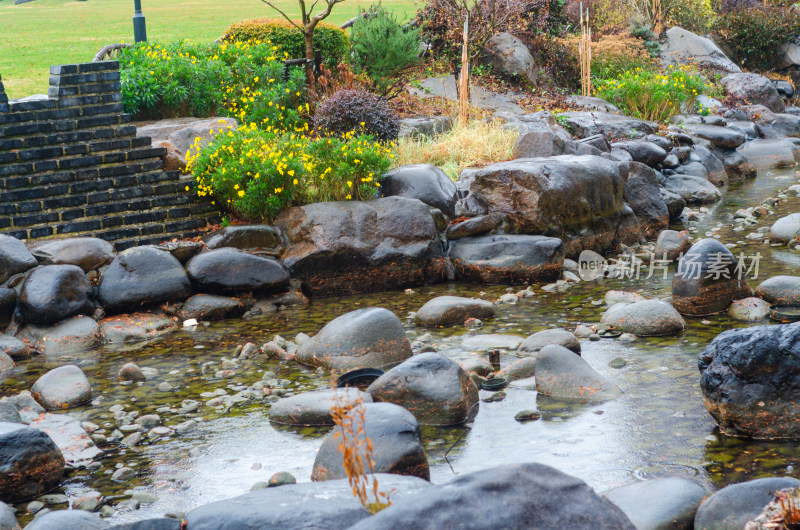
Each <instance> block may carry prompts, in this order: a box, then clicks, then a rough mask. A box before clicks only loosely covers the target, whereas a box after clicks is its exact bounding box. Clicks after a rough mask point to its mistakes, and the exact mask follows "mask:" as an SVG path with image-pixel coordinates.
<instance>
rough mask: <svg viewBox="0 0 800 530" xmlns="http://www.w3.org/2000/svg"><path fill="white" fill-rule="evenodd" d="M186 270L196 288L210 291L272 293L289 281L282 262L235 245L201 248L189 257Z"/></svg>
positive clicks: (279, 289) (284, 286) (280, 289)
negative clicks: (230, 246)
mask: <svg viewBox="0 0 800 530" xmlns="http://www.w3.org/2000/svg"><path fill="white" fill-rule="evenodd" d="M186 272H187V273H188V274H189V278H190V279H191V280H192V283H193V284H194V285H195V286H197V289H198V290H200V291H205V292H211V293H237V292H245V291H246V292H258V293H276V292H280V291H282V290H284V289H286V287H287V286H288V285H289V270H288V269H287V268H286V267H285V266H284V265H283V263H281V262H279V261H276V260H274V259H271V258H264V257H262V256H255V255H253V254H248V253H247V252H244V251H243V250H239V249H237V248H228V247H224V248H218V249H215V250H210V251H208V252H201V253H200V254H198V255H197V256H195V257H193V258H192V259H190V260H189V262H188V263H187V264H186Z"/></svg>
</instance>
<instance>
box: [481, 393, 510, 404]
mask: <svg viewBox="0 0 800 530" xmlns="http://www.w3.org/2000/svg"><path fill="white" fill-rule="evenodd" d="M505 398H506V393H505V392H495V393H494V394H492V395H490V396H486V397H485V398H483V399H481V401H483V402H484V403H495V402H497V401H503V400H504V399H505Z"/></svg>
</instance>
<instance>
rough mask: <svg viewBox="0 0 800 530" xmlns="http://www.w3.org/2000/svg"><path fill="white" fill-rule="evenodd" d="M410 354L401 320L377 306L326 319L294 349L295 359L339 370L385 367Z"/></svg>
mask: <svg viewBox="0 0 800 530" xmlns="http://www.w3.org/2000/svg"><path fill="white" fill-rule="evenodd" d="M409 357H411V344H410V343H409V342H408V338H407V337H406V333H405V330H404V329H403V324H402V322H400V319H399V318H397V316H396V315H395V314H394V313H392V312H391V311H389V310H388V309H383V308H379V307H370V308H364V309H357V310H355V311H351V312H350V313H345V314H344V315H341V316H339V317H336V318H334V319H333V320H331V321H330V322H328V323H327V324H326V325H325V327H324V328H322V329H321V330H320V332H319V333H317V334H316V335H315V336H314V337H312V338H311V340H309V341H307V342H305V343H303V344H302V345H301V346H300V347H299V348H298V349H297V355H296V357H295V358H296V360H297V361H298V362H300V363H303V364H308V365H311V366H324V367H326V368H330V369H332V370H336V371H339V372H346V371H349V370H356V369H358V368H382V369H383V368H388V367H391V366H394V365H396V364H400V363H401V362H403V361H405V360H406V359H408V358H409Z"/></svg>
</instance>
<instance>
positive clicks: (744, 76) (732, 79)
mask: <svg viewBox="0 0 800 530" xmlns="http://www.w3.org/2000/svg"><path fill="white" fill-rule="evenodd" d="M719 82H720V84H721V85H722V86H723V87H724V88H725V92H727V93H728V95H731V96H734V97H736V98H739V99H743V100H745V101H747V102H748V103H750V104H753V105H764V106H765V107H767V108H768V109H769V110H771V111H772V112H779V113H782V112H784V111H785V110H786V106H785V105H784V104H783V98H781V96H780V94H778V91H777V90H775V85H773V84H772V81H770V80H769V79H767V78H766V77H764V76H761V75H758V74H752V73H735V74H730V75H727V76H725V77H723V78H722V79H720V81H719Z"/></svg>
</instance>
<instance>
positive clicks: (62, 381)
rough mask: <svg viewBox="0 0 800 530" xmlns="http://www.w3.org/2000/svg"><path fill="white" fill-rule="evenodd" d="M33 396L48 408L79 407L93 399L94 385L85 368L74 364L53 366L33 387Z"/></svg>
mask: <svg viewBox="0 0 800 530" xmlns="http://www.w3.org/2000/svg"><path fill="white" fill-rule="evenodd" d="M31 394H32V395H33V398H34V399H35V400H36V401H38V402H39V403H40V404H41V405H42V406H43V407H44V408H45V409H46V410H63V409H68V408H73V407H77V406H78V405H82V404H83V403H86V402H87V401H90V400H91V399H92V386H91V385H90V384H89V380H88V379H87V378H86V374H84V373H83V370H81V369H80V368H78V367H77V366H75V365H74V364H67V365H64V366H59V367H58V368H53V369H52V370H50V371H49V372H47V373H45V374H44V375H43V376H41V377H40V378H39V379H37V380H36V382H35V383H34V384H33V387H31Z"/></svg>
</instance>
